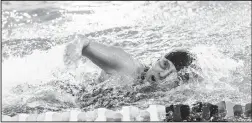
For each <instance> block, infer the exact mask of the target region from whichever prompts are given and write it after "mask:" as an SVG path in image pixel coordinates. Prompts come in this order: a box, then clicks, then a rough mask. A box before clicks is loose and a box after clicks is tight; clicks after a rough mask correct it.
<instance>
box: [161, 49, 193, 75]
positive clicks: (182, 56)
mask: <svg viewBox="0 0 252 123" xmlns="http://www.w3.org/2000/svg"><path fill="white" fill-rule="evenodd" d="M165 58H166V59H168V60H169V61H171V62H172V63H173V64H174V66H175V68H176V70H177V71H180V70H181V69H183V68H185V67H188V66H189V65H191V64H192V62H193V61H194V60H195V58H194V56H193V55H192V54H191V53H190V52H189V51H186V50H175V51H173V52H170V53H168V54H166V55H165Z"/></svg>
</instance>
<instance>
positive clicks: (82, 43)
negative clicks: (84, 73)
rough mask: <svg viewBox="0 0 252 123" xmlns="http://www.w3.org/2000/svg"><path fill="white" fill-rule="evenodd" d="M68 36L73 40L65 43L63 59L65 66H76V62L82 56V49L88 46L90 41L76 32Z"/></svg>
mask: <svg viewBox="0 0 252 123" xmlns="http://www.w3.org/2000/svg"><path fill="white" fill-rule="evenodd" d="M70 38H72V39H70V40H73V41H72V42H70V43H69V44H67V45H66V47H65V51H64V57H63V61H64V64H65V65H66V66H67V67H74V68H77V66H78V63H79V61H80V60H81V58H82V57H81V56H82V55H81V53H82V49H83V48H85V47H86V46H88V44H89V42H90V41H89V40H88V39H87V38H85V37H84V36H82V35H78V34H75V35H74V36H71V37H70Z"/></svg>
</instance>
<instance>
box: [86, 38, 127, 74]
mask: <svg viewBox="0 0 252 123" xmlns="http://www.w3.org/2000/svg"><path fill="white" fill-rule="evenodd" d="M87 40H88V41H86V42H88V44H84V45H83V48H82V55H83V56H86V57H87V58H89V59H90V60H91V61H92V62H93V63H95V64H96V65H97V66H99V67H100V68H101V69H103V70H104V71H106V72H107V73H112V72H113V70H117V69H120V68H123V67H125V62H127V60H128V59H131V57H130V55H129V54H127V53H126V52H124V51H123V50H122V49H120V48H117V47H113V46H106V45H104V44H101V43H98V42H94V41H91V40H89V39H87Z"/></svg>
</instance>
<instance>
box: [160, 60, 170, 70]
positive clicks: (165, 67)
mask: <svg viewBox="0 0 252 123" xmlns="http://www.w3.org/2000/svg"><path fill="white" fill-rule="evenodd" d="M162 66H163V69H169V68H170V64H169V63H168V61H164V62H163V65H162Z"/></svg>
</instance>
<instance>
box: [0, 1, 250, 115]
mask: <svg viewBox="0 0 252 123" xmlns="http://www.w3.org/2000/svg"><path fill="white" fill-rule="evenodd" d="M74 33H78V34H83V35H85V36H86V37H88V38H92V39H95V40H96V41H98V42H101V43H103V44H107V45H114V46H120V47H122V48H123V49H124V50H125V51H126V52H128V53H130V54H132V56H133V57H134V58H136V59H138V60H140V61H141V62H142V63H143V64H151V63H153V62H154V61H156V60H157V59H158V58H159V57H160V56H161V55H163V54H164V53H166V52H168V51H170V50H172V49H173V48H190V49H191V52H193V53H194V54H196V55H197V57H198V60H197V64H198V65H199V66H200V67H201V68H202V71H201V72H202V73H201V75H202V76H203V77H204V81H203V82H197V81H193V82H190V83H187V84H186V83H185V84H182V85H181V86H179V87H177V88H174V89H171V90H169V91H166V92H163V91H158V90H157V91H152V92H142V91H140V90H135V91H129V90H125V89H122V88H120V87H114V86H110V83H113V82H118V81H120V80H119V79H116V78H114V79H113V80H108V81H106V82H105V84H104V85H99V84H97V83H94V79H95V78H97V77H98V75H99V72H100V69H99V68H98V67H97V66H95V65H94V64H92V63H91V62H90V61H89V60H85V58H83V60H82V61H80V62H79V63H78V66H77V67H76V68H72V69H69V68H67V67H66V66H65V65H64V63H63V54H64V46H65V45H66V43H67V42H70V41H71V40H69V38H68V37H69V36H71V35H73V34H74ZM2 56H3V57H2V67H3V69H2V75H3V78H2V80H3V81H2V85H3V87H2V88H3V113H4V114H6V115H14V114H16V113H21V112H23V113H29V112H30V113H31V112H40V111H47V110H54V111H59V110H67V109H72V108H78V109H83V110H91V109H93V108H98V107H106V108H120V107H121V106H123V105H136V106H139V107H146V106H147V105H148V104H149V103H155V104H163V105H168V104H171V103H184V104H192V103H194V102H196V101H205V102H210V103H216V102H218V101H222V100H225V101H232V102H233V103H237V104H243V105H244V104H245V103H248V102H250V101H251V2H250V1H247V2H242V1H234V2H232V1H226V2H217V1H216V2H210V1H201V2H196V1H192V2H189V1H188V2H183V1H181V2H173V1H171V2H168V1H167V2H165V1H163V2H153V1H152V2H140V1H138V2H119V1H115V2H105V1H103V2H93V1H85V2H81V1H79V2H63V1H62V2H56V1H55V2H46V1H43V2H39V1H27V2H17V1H16V2H15V1H13V2H7V1H4V2H2Z"/></svg>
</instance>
